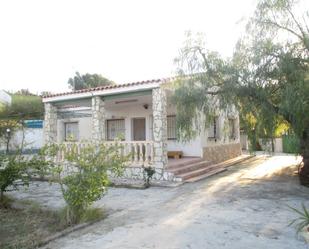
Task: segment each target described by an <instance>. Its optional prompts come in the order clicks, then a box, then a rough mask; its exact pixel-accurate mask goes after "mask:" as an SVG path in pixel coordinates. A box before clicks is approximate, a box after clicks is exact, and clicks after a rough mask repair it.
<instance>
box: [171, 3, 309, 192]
mask: <svg viewBox="0 0 309 249" xmlns="http://www.w3.org/2000/svg"><path fill="white" fill-rule="evenodd" d="M299 4H301V3H298V2H296V1H294V0H261V1H259V3H258V5H257V8H256V11H255V13H254V15H253V17H252V18H251V19H250V20H249V22H248V25H247V35H245V36H244V37H242V39H240V40H239V42H238V43H237V45H236V49H235V53H234V55H233V58H229V59H224V58H222V57H221V56H220V55H219V54H218V53H216V52H213V51H209V50H206V49H205V48H204V43H203V40H202V39H200V38H197V39H193V38H192V36H189V38H188V40H187V42H186V44H185V46H184V48H183V49H182V50H181V53H180V56H179V58H178V59H177V60H176V62H177V63H178V67H179V70H178V71H179V76H181V77H180V78H179V80H178V81H177V82H176V86H177V87H176V90H175V95H174V98H173V99H174V102H175V104H176V107H177V110H178V113H179V115H178V118H177V126H178V130H179V131H180V133H179V134H181V137H183V138H184V139H190V138H191V137H192V136H194V135H195V132H192V131H193V123H194V122H188V121H194V120H196V119H198V118H199V116H200V113H201V112H202V113H204V114H205V116H206V117H210V116H212V115H214V112H215V109H216V108H227V107H228V106H230V105H236V106H237V107H238V108H239V110H240V111H241V114H242V116H243V117H246V118H249V119H251V120H253V121H254V124H249V128H251V129H255V130H256V131H257V130H258V132H255V134H257V135H258V136H260V135H261V134H262V135H264V136H265V137H271V136H272V134H273V133H274V129H275V127H276V124H277V122H278V120H284V121H285V122H287V124H288V125H289V126H290V127H291V129H292V130H293V131H294V133H295V134H296V135H297V136H298V137H299V139H300V154H301V155H302V157H303V165H302V167H301V169H300V172H299V176H300V181H301V183H302V184H304V185H307V186H309V115H307V113H309V28H308V17H309V16H308V12H302V14H296V13H299V10H300V9H301V8H302V9H303V8H304V6H302V7H301V8H300V6H301V5H299ZM184 75H190V76H187V77H184ZM213 103H216V104H213ZM205 126H207V124H205ZM201 128H202V127H201Z"/></svg>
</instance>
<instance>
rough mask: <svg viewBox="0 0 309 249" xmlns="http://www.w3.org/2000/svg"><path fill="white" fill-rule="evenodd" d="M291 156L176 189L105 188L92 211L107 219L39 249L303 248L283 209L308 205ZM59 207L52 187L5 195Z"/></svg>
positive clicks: (253, 163)
mask: <svg viewBox="0 0 309 249" xmlns="http://www.w3.org/2000/svg"><path fill="white" fill-rule="evenodd" d="M297 162H299V158H296V157H294V156H286V155H282V156H272V157H265V156H259V157H257V158H256V159H254V160H251V161H250V162H244V163H242V164H239V165H236V166H232V167H230V168H228V171H226V172H224V173H222V174H219V175H216V176H213V177H210V178H208V179H205V180H203V181H199V182H196V183H190V184H184V185H181V186H179V187H176V188H163V187H152V188H149V189H146V190H138V189H125V188H111V189H110V190H109V192H108V194H107V195H106V196H105V197H103V199H102V200H100V201H98V202H97V203H96V204H95V205H96V206H100V207H103V208H104V209H105V210H106V212H107V213H108V214H109V215H108V217H107V218H106V219H105V220H103V221H100V222H98V223H96V224H94V225H92V226H89V227H87V228H85V229H82V230H79V231H76V232H74V233H71V234H69V235H68V236H66V237H63V238H60V239H58V240H56V241H53V242H51V243H50V244H48V245H47V246H45V249H48V248H52V249H54V248H55V249H60V248H61V249H79V248H92V249H96V248H97V249H99V248H100V249H101V248H102V249H103V248H115V249H116V248H117V249H119V248H163V249H165V248H168V249H176V248H179V249H182V248H184V249H185V248H203V249H204V248H210V249H217V248H220V249H221V248H229V249H242V248H244V249H248V248H250V249H251V248H263V249H266V248H267V249H268V248H278V249H285V248H286V249H293V248H295V249H296V248H297V249H302V248H308V247H307V245H306V244H305V242H304V241H303V240H302V239H301V238H299V237H298V236H297V235H296V233H295V229H294V228H293V227H288V226H287V225H288V224H289V222H290V221H291V220H292V219H293V218H295V217H296V215H295V214H294V213H293V212H291V211H290V210H289V209H288V208H287V205H290V206H294V207H300V205H301V203H302V202H303V203H304V204H305V205H306V206H308V207H309V199H308V194H309V189H308V188H305V187H303V186H300V185H299V183H298V178H297V176H296V175H294V174H293V172H294V171H295V169H296V167H295V166H293V167H292V166H291V165H292V164H296V163H297ZM12 195H13V196H14V197H16V198H19V199H31V200H35V201H38V202H39V203H40V204H41V205H43V206H45V207H51V208H59V207H61V206H63V205H64V202H63V200H62V198H61V195H60V193H59V189H58V187H57V186H56V185H51V186H50V185H49V184H48V183H46V182H45V183H39V186H36V185H31V186H30V188H29V189H28V190H23V191H18V192H13V193H12Z"/></svg>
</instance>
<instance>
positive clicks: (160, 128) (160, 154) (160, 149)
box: [152, 88, 167, 168]
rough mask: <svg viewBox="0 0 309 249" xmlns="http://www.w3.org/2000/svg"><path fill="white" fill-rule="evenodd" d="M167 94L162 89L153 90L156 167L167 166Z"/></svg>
mask: <svg viewBox="0 0 309 249" xmlns="http://www.w3.org/2000/svg"><path fill="white" fill-rule="evenodd" d="M166 105H167V100H166V93H165V91H164V90H163V89H162V88H155V89H153V90H152V112H153V142H154V159H153V161H154V167H157V168H164V167H165V166H166V165H167V117H166V115H167V111H166Z"/></svg>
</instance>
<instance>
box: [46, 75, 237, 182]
mask: <svg viewBox="0 0 309 249" xmlns="http://www.w3.org/2000/svg"><path fill="white" fill-rule="evenodd" d="M168 82H169V79H158V80H148V81H142V82H134V83H127V84H122V85H110V86H102V87H97V88H92V89H84V90H78V91H74V92H66V93H60V94H53V95H49V96H45V97H44V98H43V102H44V105H45V121H44V140H45V143H51V142H58V143H60V142H66V141H69V140H70V141H71V139H72V138H73V139H74V140H75V141H74V142H76V143H83V142H85V141H94V142H102V141H104V142H106V143H111V142H112V141H113V140H114V139H115V138H116V137H122V138H123V141H121V143H122V144H123V145H124V147H125V151H126V152H127V153H129V152H130V153H132V154H133V156H132V162H131V166H130V167H128V168H127V169H126V173H125V176H126V177H134V178H141V177H143V170H142V167H143V166H147V165H152V166H153V167H155V170H156V174H155V176H154V178H155V179H158V180H162V179H163V180H173V181H176V180H187V179H190V178H194V177H198V176H199V175H203V174H206V173H207V174H209V172H210V173H211V171H214V172H215V171H217V170H216V169H213V168H211V165H212V164H213V163H217V162H220V161H224V160H227V159H230V158H233V157H236V156H238V155H240V154H241V147H240V140H239V118H238V112H237V111H236V110H234V111H230V112H229V113H228V112H227V111H226V110H222V111H220V112H219V113H218V116H217V117H216V118H215V119H214V120H213V121H211V124H212V125H210V127H209V129H207V130H202V132H201V134H200V135H199V136H198V137H196V138H195V139H193V140H192V141H191V142H188V143H182V142H179V141H177V140H176V116H177V112H176V108H175V106H173V105H172V103H171V100H170V97H171V95H172V90H169V89H168V88H167V87H165V85H166V83H168ZM68 143H69V142H68ZM171 152H174V154H182V158H181V159H168V154H173V153H171Z"/></svg>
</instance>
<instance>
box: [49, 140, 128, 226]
mask: <svg viewBox="0 0 309 249" xmlns="http://www.w3.org/2000/svg"><path fill="white" fill-rule="evenodd" d="M44 151H45V152H47V154H48V155H49V156H48V157H49V158H53V156H54V155H55V154H57V153H58V152H60V151H61V152H62V153H64V159H65V164H66V166H64V162H59V163H56V164H54V163H50V165H51V167H52V168H53V172H54V173H56V178H57V182H58V183H59V184H60V187H61V191H62V195H63V198H64V200H65V201H66V204H67V208H66V211H65V212H64V215H63V217H64V218H65V220H66V222H67V223H68V224H70V225H71V224H76V223H79V222H81V221H83V219H84V217H85V215H86V216H87V212H88V209H89V208H90V206H91V204H92V203H93V202H95V201H97V200H99V199H100V198H101V197H103V195H104V194H105V193H106V191H107V187H108V186H109V178H108V173H109V172H111V173H113V174H115V175H120V174H122V172H123V169H124V164H125V162H126V161H127V160H128V159H129V157H128V156H122V155H121V153H120V151H121V146H119V145H118V144H117V143H115V145H109V146H107V145H105V144H87V145H85V146H83V147H82V148H78V147H77V144H74V143H72V144H71V146H70V148H68V147H66V146H65V145H52V147H50V149H45V150H44ZM50 162H51V161H50Z"/></svg>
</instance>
